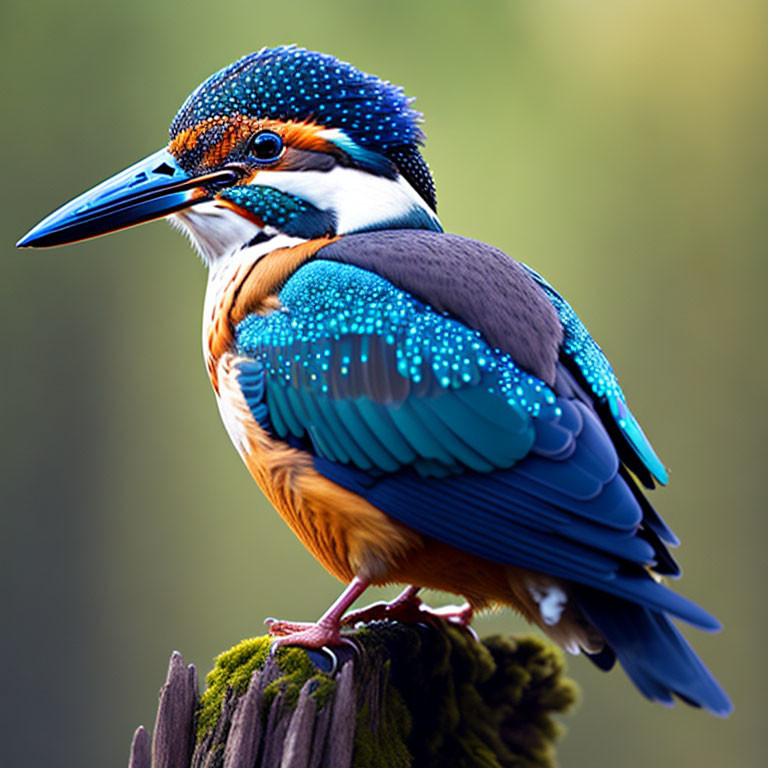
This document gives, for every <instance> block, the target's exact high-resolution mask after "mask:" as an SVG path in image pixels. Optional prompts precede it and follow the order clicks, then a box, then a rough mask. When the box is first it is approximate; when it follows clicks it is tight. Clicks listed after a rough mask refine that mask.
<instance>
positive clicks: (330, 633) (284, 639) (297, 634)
mask: <svg viewBox="0 0 768 768" xmlns="http://www.w3.org/2000/svg"><path fill="white" fill-rule="evenodd" d="M269 634H270V635H271V636H273V637H275V640H274V642H273V643H272V653H274V652H275V651H276V650H277V648H278V647H280V646H282V645H294V646H299V647H300V648H322V647H323V646H332V645H351V646H352V647H353V648H354V649H355V650H357V646H356V645H355V644H354V643H353V642H352V640H350V639H349V638H348V637H343V636H342V634H341V626H340V625H339V623H338V622H335V623H334V622H324V621H322V620H320V621H318V622H317V623H316V624H307V623H304V622H302V623H298V622H291V621H275V620H272V623H271V624H270V625H269Z"/></svg>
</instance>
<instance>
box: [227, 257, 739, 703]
mask: <svg viewBox="0 0 768 768" xmlns="http://www.w3.org/2000/svg"><path fill="white" fill-rule="evenodd" d="M280 299H281V302H282V304H283V307H284V310H283V311H281V312H279V313H273V314H272V315H268V316H266V317H264V316H249V317H248V318H246V319H245V320H244V321H243V322H242V323H241V324H240V325H239V326H238V328H237V329H236V332H237V344H238V348H239V351H240V352H241V354H242V355H243V357H244V358H245V361H244V362H243V363H242V367H241V375H240V384H241V388H242V390H243V393H244V395H245V397H246V400H247V402H248V404H249V406H250V408H251V410H252V411H253V413H254V416H255V417H256V418H257V420H258V421H259V423H260V424H261V425H262V426H263V427H264V428H265V429H268V430H270V431H272V432H273V433H274V434H276V435H277V436H278V437H282V438H284V439H287V440H291V441H293V443H292V444H297V443H296V441H297V440H298V441H303V442H300V444H302V445H303V447H304V448H305V449H306V450H308V451H310V452H311V453H312V454H313V458H314V465H315V468H316V469H317V470H318V471H319V472H320V473H321V474H322V475H324V476H326V477H327V478H329V479H330V480H332V481H334V482H336V483H338V484H339V485H341V486H343V487H345V488H348V489H349V490H351V491H353V492H354V493H357V494H359V495H360V496H361V497H363V498H365V499H367V500H368V501H369V502H370V503H372V504H373V505H374V506H376V507H378V508H379V509H381V510H383V511H384V512H386V513H387V514H388V515H391V516H392V517H393V518H395V519H397V520H400V521H401V522H403V523H405V524H407V525H409V526H411V527H413V528H414V529H416V530H418V531H420V532H421V533H423V534H425V535H428V536H432V537H434V538H436V539H439V540H441V541H444V542H446V543H448V544H451V545H453V546H456V547H458V548H460V549H462V550H465V551H468V552H471V553H473V554H475V555H477V556H479V557H482V558H486V559H489V560H492V561H495V562H499V563H508V564H510V565H515V566H518V567H522V568H527V569H530V570H531V571H535V572H539V573H545V574H549V575H551V576H554V577H557V578H562V579H565V580H567V581H568V582H570V583H572V584H575V585H577V586H576V587H575V589H576V595H577V598H578V601H579V604H580V605H582V606H583V608H584V612H585V614H586V615H587V616H588V617H589V619H590V621H592V622H593V624H594V625H595V626H596V627H597V629H598V630H599V631H600V632H601V634H603V636H604V637H605V638H606V640H607V641H608V643H609V644H610V648H608V649H607V650H606V651H605V652H604V653H603V654H602V655H600V656H599V657H596V658H595V659H594V660H595V663H597V664H598V665H600V666H603V667H604V668H607V667H608V666H610V664H611V663H612V661H613V658H614V655H615V657H617V658H618V659H619V661H620V662H621V663H622V665H623V666H624V667H625V669H626V670H627V672H628V674H629V675H630V677H631V678H632V679H633V681H634V682H635V684H636V685H637V686H638V688H640V690H641V691H642V692H643V693H644V694H645V695H647V696H649V697H651V698H656V699H659V700H661V701H669V700H670V699H671V695H672V693H675V694H677V695H679V696H680V697H682V698H684V699H685V700H687V701H691V702H693V703H696V704H701V705H703V706H707V707H709V708H710V709H712V710H713V711H716V712H718V713H721V714H722V713H725V712H726V711H727V710H728V707H729V706H730V704H729V702H728V700H727V697H725V694H724V693H723V692H722V690H721V689H720V688H719V686H718V685H717V683H716V682H715V681H714V679H713V678H711V676H710V675H709V673H708V672H707V671H706V669H705V668H704V667H703V665H701V662H699V661H698V659H697V657H696V656H695V654H694V653H693V651H692V650H691V649H690V648H689V647H688V646H687V644H686V643H685V641H684V640H682V636H680V635H679V633H678V632H677V630H676V629H675V628H674V627H673V626H672V625H671V623H670V622H669V619H668V618H667V614H669V615H672V616H676V617H679V618H681V619H684V620H686V621H688V622H690V623H691V624H694V625H695V626H698V627H700V628H702V629H708V630H712V629H716V628H717V627H718V626H719V625H718V623H717V621H716V620H715V619H714V618H713V617H711V616H710V615H709V614H708V613H707V612H706V611H704V610H703V609H701V608H700V607H699V606H697V605H695V604H694V603H692V602H690V601H688V600H686V599H685V598H683V597H681V596H679V595H677V594H675V593H674V592H672V591H670V590H669V589H667V588H666V587H665V586H663V585H662V584H660V583H657V582H656V581H655V580H654V579H653V578H652V577H651V576H650V575H649V573H648V570H647V569H649V568H652V567H656V568H657V570H659V571H660V572H664V573H669V574H671V575H676V574H677V573H679V569H677V565H676V564H675V563H674V560H673V559H672V557H671V555H670V554H669V552H668V551H667V549H666V547H665V543H668V544H675V543H676V539H675V538H674V534H672V532H671V531H670V530H669V528H668V527H667V526H666V524H665V523H664V522H663V521H662V520H661V518H660V517H659V516H658V515H657V514H656V512H655V510H653V508H652V507H651V505H650V504H649V503H648V501H647V500H646V499H645V497H644V496H643V494H642V493H641V492H640V491H639V489H638V488H637V486H636V485H635V483H634V481H633V479H632V477H631V476H630V475H629V473H628V472H627V470H626V468H625V467H624V466H622V464H621V462H620V457H619V455H618V454H617V449H616V446H615V445H614V443H613V442H612V437H614V435H612V433H611V432H610V429H609V427H610V425H608V426H606V425H605V421H603V422H602V423H601V420H600V419H599V418H598V416H597V414H596V412H595V408H597V407H598V406H599V404H600V403H601V402H602V403H603V404H607V406H608V408H609V409H610V413H611V414H613V416H612V418H613V419H614V420H615V421H614V422H613V423H614V424H615V426H616V428H617V429H620V430H623V431H622V434H623V435H624V438H625V439H626V440H627V442H628V443H629V444H630V445H631V446H632V447H633V448H634V452H635V453H634V454H633V455H635V456H636V457H638V458H639V459H640V460H642V462H643V466H644V467H646V469H647V471H649V472H653V474H654V475H655V476H656V477H657V479H659V480H662V481H663V479H664V477H665V475H664V473H663V467H661V469H660V468H659V467H660V466H661V465H660V463H659V465H658V466H656V463H655V462H657V461H658V460H657V459H655V454H653V452H652V449H651V448H650V445H648V444H647V441H645V438H644V437H643V436H642V432H640V431H639V427H637V426H636V422H635V421H634V419H633V418H632V417H631V414H630V413H629V411H628V409H627V408H626V405H625V403H624V401H623V395H621V393H620V390H617V391H611V392H607V391H606V392H603V393H602V395H600V396H599V397H598V395H597V392H596V391H595V390H594V389H593V392H592V394H593V395H594V396H595V398H596V399H592V398H590V397H589V396H588V395H586V394H585V393H584V390H583V388H582V387H581V386H580V385H579V382H578V381H576V380H574V379H573V378H569V376H570V374H568V373H567V372H566V370H565V369H564V368H563V363H564V362H566V361H563V362H562V363H560V364H558V368H557V377H556V387H557V386H558V382H559V384H561V385H562V386H561V387H560V388H559V389H558V392H559V394H560V396H558V392H556V391H553V390H552V389H550V388H549V387H548V386H547V385H546V384H545V383H544V382H543V381H540V380H538V379H536V378H535V377H531V376H529V375H528V374H526V373H525V371H523V370H521V369H520V368H519V367H517V366H516V364H515V362H514V360H512V359H511V358H510V357H509V355H507V354H505V353H503V352H501V351H499V350H498V349H491V348H489V347H488V345H487V344H486V343H485V342H484V340H483V339H482V337H480V336H478V335H477V334H476V333H474V332H473V331H471V330H470V329H468V328H466V327H465V326H463V325H462V324H461V323H459V322H457V321H456V320H454V319H452V318H449V317H447V316H445V315H439V314H437V313H435V312H433V311H431V310H430V309H429V307H427V306H426V305H424V304H422V303H420V302H418V301H417V300H415V299H414V298H413V297H411V296H409V295H408V294H405V293H404V292H402V291H397V290H396V289H394V288H393V287H392V286H391V285H390V284H389V283H388V282H387V281H386V280H383V279H382V278H380V277H378V276H376V275H372V274H370V273H366V272H365V271H364V270H361V269H359V268H357V267H353V266H349V265H340V264H333V263H322V262H314V263H310V264H308V265H306V266H304V267H302V268H301V269H300V270H299V271H298V272H297V273H296V275H295V276H294V277H293V278H291V279H290V280H289V281H288V283H287V284H286V286H285V287H284V289H283V291H282V292H281V295H280ZM566 338H567V333H566ZM582 340H583V339H582ZM595 348H596V345H595ZM597 349H598V351H599V348H597ZM593 351H594V350H593ZM600 355H602V353H600ZM603 360H604V358H603ZM606 365H607V362H606ZM606 375H607V374H606ZM611 375H612V372H611ZM583 377H584V375H583ZM616 387H618V384H616ZM612 398H613V400H612ZM614 401H615V402H614ZM612 403H613V404H612ZM617 403H618V404H617ZM603 418H605V417H603ZM630 468H632V466H630ZM595 595H597V596H598V597H594V596H595ZM599 598H603V599H604V601H605V602H603V603H600V599H599ZM611 600H613V601H614V602H613V603H611V602H610V601H611ZM626 601H629V602H626ZM611 605H613V609H610V610H609V609H608V608H606V606H611ZM614 614H616V615H614ZM633 632H634V633H635V635H636V636H637V637H638V638H642V640H643V642H644V643H645V645H646V646H647V649H649V651H648V652H645V651H643V652H641V649H640V645H639V644H638V642H637V640H636V639H633V638H634V637H635V636H634V635H633ZM611 648H612V649H613V650H611ZM614 652H615V654H614ZM643 654H645V655H643ZM676 665H677V666H676ZM696 676H698V677H699V678H700V679H693V678H695V677H696Z"/></svg>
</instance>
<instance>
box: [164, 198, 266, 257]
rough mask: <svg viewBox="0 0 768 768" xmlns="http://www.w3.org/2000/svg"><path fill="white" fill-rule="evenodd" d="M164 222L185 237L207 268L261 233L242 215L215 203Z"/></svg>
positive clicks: (193, 208)
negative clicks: (182, 233)
mask: <svg viewBox="0 0 768 768" xmlns="http://www.w3.org/2000/svg"><path fill="white" fill-rule="evenodd" d="M168 221H169V222H170V224H171V226H173V227H176V228H178V229H181V231H182V232H184V233H185V234H186V235H187V237H189V239H190V240H191V241H192V245H194V246H195V248H196V249H197V252H198V253H199V254H200V256H201V257H202V259H203V261H204V262H205V263H206V264H207V265H208V266H209V267H211V266H212V265H213V264H215V263H216V262H217V261H218V260H219V259H220V258H221V257H222V256H228V255H230V254H232V253H234V252H235V251H237V250H239V249H240V248H242V246H243V245H245V244H246V243H247V242H249V241H250V240H252V239H253V238H254V237H255V236H256V235H258V234H259V232H261V231H262V230H261V229H260V228H259V227H257V226H256V224H254V223H253V222H252V221H250V220H249V219H247V218H245V216H241V215H239V214H238V213H236V212H235V211H233V210H232V209H231V208H229V207H227V206H225V205H222V204H221V203H217V202H216V201H215V200H210V201H206V202H204V203H197V204H196V205H193V206H191V207H190V208H186V209H185V210H183V211H179V212H178V213H174V214H173V215H171V216H169V217H168Z"/></svg>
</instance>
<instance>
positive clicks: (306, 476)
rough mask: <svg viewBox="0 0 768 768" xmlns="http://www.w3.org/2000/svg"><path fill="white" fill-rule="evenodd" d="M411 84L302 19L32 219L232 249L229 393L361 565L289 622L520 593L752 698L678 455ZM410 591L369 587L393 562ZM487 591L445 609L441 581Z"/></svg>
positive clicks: (313, 629) (225, 329) (527, 606)
mask: <svg viewBox="0 0 768 768" xmlns="http://www.w3.org/2000/svg"><path fill="white" fill-rule="evenodd" d="M421 122H422V116H421V114H420V113H419V112H417V111H416V110H415V109H414V108H413V106H412V100H411V99H409V98H408V97H407V96H406V95H405V93H404V91H403V89H402V88H400V87H397V86H395V85H393V84H391V83H389V82H387V81H384V80H382V79H379V78H378V77H375V76H373V75H370V74H366V73H364V72H362V71H360V70H359V69H357V68H355V67H354V66H352V65H350V64H348V63H345V62H343V61H340V60H339V59H337V58H335V57H333V56H330V55H327V54H323V53H318V52H313V51H308V50H306V49H304V48H301V47H296V46H280V47H275V48H263V49H262V50H260V51H258V52H257V53H253V54H251V55H248V56H245V57H244V58H241V59H240V60H238V61H237V62H235V63H234V64H231V65H230V66H227V67H225V68H224V69H222V70H220V71H219V72H217V73H216V74H214V75H212V76H211V77H210V78H208V79H207V80H206V81H205V82H203V83H202V84H201V85H200V86H199V87H198V88H197V89H195V90H194V91H193V92H192V93H191V95H190V96H189V97H188V98H187V99H186V101H185V102H184V103H183V105H182V107H181V109H180V110H179V111H178V113H177V114H176V116H175V118H174V119H173V122H172V123H171V127H170V141H169V143H168V144H167V146H166V147H165V148H163V149H161V150H160V151H158V152H155V153H154V154H151V155H149V156H148V157H147V158H146V159H144V160H142V161H140V162H138V163H136V164H135V165H132V166H131V167H130V168H128V169H126V170H124V171H122V172H121V173H118V174H117V175H115V176H113V177H112V178H110V179H108V180H107V181H104V182H103V183H101V184H99V185H98V186H96V187H94V188H93V189H91V190H90V191H88V192H86V193H84V194H82V195H80V196H79V197H77V198H75V199H74V200H72V201H71V202H69V203H68V204H66V205H64V206H63V207H62V208H60V209H58V210H57V211H55V212H54V213H52V214H51V215H50V216H48V217H47V218H45V219H44V220H43V221H41V222H40V223H39V224H38V225H37V226H36V227H34V228H33V229H32V230H31V231H30V232H29V233H28V234H27V235H26V236H25V237H24V238H22V240H20V241H19V243H18V245H19V246H20V247H46V246H55V245H61V244H65V243H71V242H74V241H78V240H83V239H86V238H91V237H95V236H97V235H101V234H105V233H107V232H112V231H115V230H119V229H122V228H125V227H129V226H132V225H135V224H139V223H142V222H146V221H150V220H154V219H160V218H168V219H169V220H170V222H171V224H173V225H174V226H176V227H178V228H179V229H181V230H183V231H184V232H185V233H186V234H187V235H188V236H189V238H190V240H191V241H192V243H193V244H194V246H195V247H196V249H197V251H198V252H199V254H200V256H201V257H202V259H203V261H204V262H205V264H206V266H207V268H208V285H207V290H206V295H205V303H204V310H203V351H204V357H205V362H206V366H207V370H208V375H209V377H210V380H211V384H212V386H213V391H214V393H215V396H216V400H217V403H218V407H219V411H220V414H221V418H222V420H223V422H224V425H225V427H226V430H227V432H228V433H229V436H230V437H231V439H232V442H233V443H234V445H235V447H236V449H237V451H238V452H239V453H240V456H241V457H242V459H243V461H244V462H245V464H246V466H247V467H248V469H249V470H250V473H251V474H252V476H253V477H254V479H255V480H256V482H257V483H258V485H259V486H260V488H261V490H262V491H263V492H264V494H265V495H266V497H267V498H268V499H269V501H270V502H271V503H272V505H273V506H274V507H275V509H276V510H277V512H278V513H279V514H280V515H281V517H282V518H283V519H284V520H285V522H286V523H287V524H288V525H289V526H290V527H291V528H292V530H293V531H294V533H296V535H297V536H298V537H299V539H300V540H301V541H302V543H303V544H304V545H305V546H306V547H307V549H309V551H310V552H311V553H312V554H313V555H314V556H315V558H317V560H319V562H320V563H321V564H322V565H323V566H324V567H325V568H326V569H327V570H328V571H329V572H330V573H331V574H333V575H334V576H336V577H337V578H338V579H340V580H341V581H342V582H344V583H345V584H346V585H347V586H346V588H345V589H344V591H343V592H342V594H341V596H340V597H339V598H338V599H337V600H336V602H335V603H334V604H333V605H332V606H331V607H330V608H329V609H328V610H327V611H326V612H325V613H324V614H323V615H322V617H321V618H320V619H319V620H318V621H316V622H312V623H302V622H291V621H277V620H271V622H270V633H271V634H272V635H273V636H274V637H275V643H276V644H292V645H298V646H304V647H309V648H318V647H322V646H328V645H333V644H338V643H341V642H344V641H345V640H348V638H345V637H344V635H343V633H342V629H343V627H345V626H347V625H349V624H350V623H354V622H357V621H359V620H361V619H372V618H384V619H399V620H417V621H419V620H421V621H423V620H428V619H429V618H430V617H432V616H436V615H441V616H443V618H445V619H447V620H449V621H453V622H455V623H457V624H459V625H461V626H465V627H468V626H469V623H470V621H471V619H472V616H473V613H474V612H476V611H479V610H484V609H488V608H492V607H500V606H508V607H511V608H513V609H515V610H516V611H518V612H519V613H520V614H522V615H523V616H524V617H525V618H527V619H528V620H529V621H531V622H533V623H535V624H537V625H538V626H539V627H540V628H541V629H542V630H543V631H544V632H545V633H546V634H547V635H549V636H550V637H551V638H552V639H553V640H554V641H556V642H557V643H559V644H560V646H562V647H563V648H564V649H565V650H567V651H569V652H571V653H574V654H577V653H584V654H585V655H586V656H587V658H588V659H590V660H591V661H592V662H594V664H595V665H596V666H597V667H599V668H601V669H604V670H607V669H610V668H611V667H612V666H613V665H614V664H615V662H616V661H617V660H618V662H619V663H620V664H621V666H623V668H624V670H625V671H626V673H627V674H628V676H629V677H630V679H631V680H632V682H633V683H634V684H635V686H636V687H637V688H638V689H639V691H640V692H641V693H642V694H643V695H644V696H646V697H647V698H648V699H651V700H656V701H659V702H661V703H663V704H665V705H671V704H672V703H673V701H674V697H675V696H677V697H678V698H679V699H681V700H682V701H684V702H686V703H687V704H691V705H693V706H696V707H703V708H705V709H707V710H709V711H710V712H712V713H714V714H715V715H719V716H726V715H728V714H729V713H730V711H731V709H732V706H731V703H730V701H729V699H728V697H727V695H726V693H725V692H724V691H723V689H722V688H721V686H720V685H719V683H718V682H717V681H716V680H715V678H714V677H713V676H712V674H711V673H710V672H709V671H708V670H707V668H706V667H705V666H704V664H703V663H702V662H701V660H700V659H699V658H698V656H697V655H696V653H695V652H694V650H693V649H692V647H691V646H690V645H689V644H688V642H687V641H686V640H685V638H684V637H683V635H682V634H681V633H680V631H679V630H678V629H677V627H676V626H675V624H674V623H673V619H679V620H683V621H685V622H687V623H689V624H691V625H693V626H694V627H697V628H700V629H702V630H708V631H714V630H717V629H718V628H719V624H718V622H717V620H716V619H714V618H713V617H712V616H711V615H710V614H709V613H707V612H706V611H705V610H703V609H702V608H700V607H699V606H697V605H696V604H694V603H693V602H691V601H689V600H688V599H686V598H684V597H682V596H681V595H679V594H677V593H676V592H674V591H672V590H671V589H669V587H668V586H667V585H666V583H665V582H666V580H667V579H671V578H675V577H678V576H679V575H680V569H679V567H678V565H677V563H676V562H675V560H674V559H673V557H672V555H671V554H670V551H669V548H670V547H675V546H677V545H678V543H679V542H678V540H677V538H676V537H675V535H674V533H673V532H672V531H671V529H670V528H669V527H668V525H667V524H666V523H665V522H664V521H663V520H662V518H661V517H660V516H659V514H658V513H657V512H656V510H655V509H654V507H653V506H652V505H651V503H650V502H649V500H648V498H647V496H646V493H645V491H646V490H652V489H653V488H654V487H655V485H656V484H657V483H658V484H661V485H664V484H666V482H667V471H666V469H665V467H664V465H663V464H662V462H661V461H660V460H659V458H658V457H657V455H656V453H654V450H653V448H652V447H651V445H650V443H649V441H648V440H647V438H646V437H645V435H644V433H643V431H642V430H641V428H640V426H639V424H638V422H637V421H636V419H635V418H634V417H633V415H632V413H631V411H630V410H629V407H628V405H627V400H626V397H625V395H624V393H623V391H622V389H621V387H620V386H619V382H618V380H617V377H616V375H615V374H614V372H613V369H612V368H611V365H610V363H609V362H608V360H607V359H606V357H605V355H604V354H603V352H602V350H601V349H600V347H599V346H598V344H597V343H596V342H595V341H594V339H593V338H592V336H591V335H590V334H589V332H588V331H587V329H586V328H585V326H584V325H583V323H582V322H581V320H580V319H579V317H578V316H577V314H576V313H575V312H574V310H573V309H572V308H571V306H570V305H569V304H568V303H567V301H566V300H565V299H564V298H563V297H562V296H561V295H560V294H559V293H558V292H557V290H556V289H555V288H554V287H553V286H552V285H551V284H550V283H549V282H548V281H547V280H545V279H544V278H543V277H542V276H541V275H539V274H538V273H537V272H535V271H534V270H533V269H531V268H530V267H528V266H526V265H525V264H523V263H521V262H518V261H516V260H514V259H513V258H511V257H510V256H508V255H507V254H506V253H504V252H502V251H501V250H499V249H497V248H494V247H493V246H491V245H486V244H485V243H482V242H478V241H476V240H471V239H467V238H464V237H459V236H457V235H452V234H447V233H445V232H444V231H443V227H442V225H441V223H440V220H439V218H438V216H437V204H436V193H435V185H434V182H433V178H432V174H431V172H430V169H429V167H428V165H427V164H426V162H425V161H424V159H423V156H422V153H421V148H422V146H423V143H424V141H425V136H424V133H423V131H422V128H421ZM385 584H402V585H404V586H405V590H404V591H403V592H402V594H401V595H400V597H398V598H397V599H395V600H394V601H393V602H391V603H389V604H375V605H373V606H371V607H370V608H368V609H362V610H360V611H352V612H350V608H351V606H352V604H353V603H354V602H355V601H356V599H357V598H358V597H359V596H360V595H361V594H362V593H363V592H364V591H365V589H366V588H367V587H368V586H369V585H385ZM424 588H429V589H435V590H441V591H444V592H449V593H453V594H455V595H458V596H461V598H463V599H464V600H465V601H466V602H465V603H464V604H463V605H461V606H457V607H446V608H444V609H437V610H435V611H432V610H431V609H429V608H428V606H426V605H425V604H423V603H422V602H421V600H420V597H419V591H420V590H421V589H424Z"/></svg>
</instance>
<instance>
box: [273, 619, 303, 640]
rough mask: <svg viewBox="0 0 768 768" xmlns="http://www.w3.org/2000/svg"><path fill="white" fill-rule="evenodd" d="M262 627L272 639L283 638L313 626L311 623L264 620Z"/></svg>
mask: <svg viewBox="0 0 768 768" xmlns="http://www.w3.org/2000/svg"><path fill="white" fill-rule="evenodd" d="M264 625H265V626H266V627H267V630H268V631H269V634H270V635H271V636H272V637H284V636H286V635H290V634H294V633H296V632H303V631H304V630H306V629H311V628H312V627H314V626H315V624H313V623H312V622H311V621H281V620H280V619H273V618H269V619H264Z"/></svg>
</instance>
